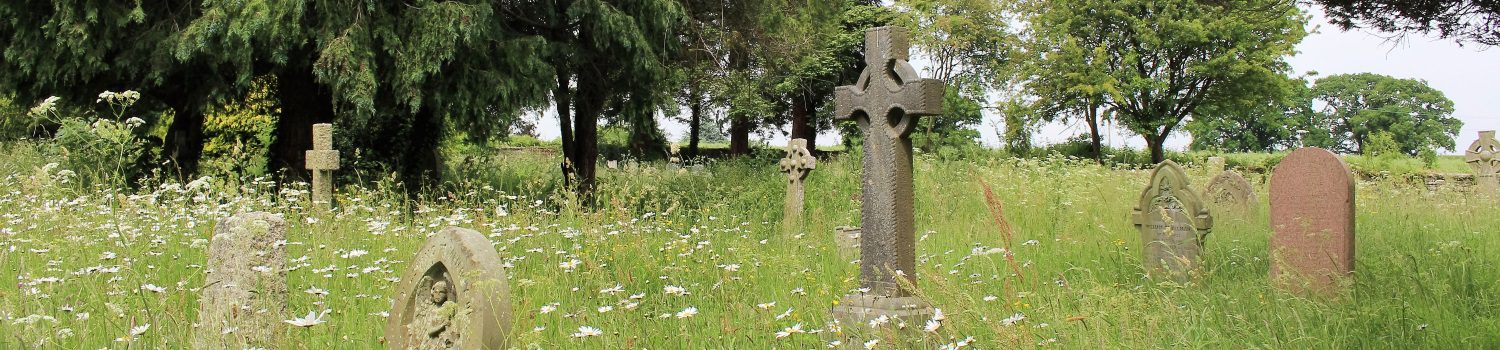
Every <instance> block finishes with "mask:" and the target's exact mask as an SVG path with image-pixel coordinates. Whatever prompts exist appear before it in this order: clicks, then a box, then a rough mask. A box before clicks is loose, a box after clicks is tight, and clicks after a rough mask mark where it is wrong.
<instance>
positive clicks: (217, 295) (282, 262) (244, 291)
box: [193, 212, 287, 349]
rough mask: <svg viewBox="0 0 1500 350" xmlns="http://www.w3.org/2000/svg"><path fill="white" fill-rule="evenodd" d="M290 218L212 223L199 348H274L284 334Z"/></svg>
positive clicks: (262, 216)
mask: <svg viewBox="0 0 1500 350" xmlns="http://www.w3.org/2000/svg"><path fill="white" fill-rule="evenodd" d="M285 240H286V221H285V220H282V218H281V216H278V215H272V214H269V213H260V212H256V213H244V214H239V215H235V216H232V217H229V218H225V219H222V220H220V221H219V223H218V224H217V225H215V226H214V236H213V238H211V239H210V240H209V246H208V263H207V269H206V270H205V271H206V272H207V274H208V276H207V277H205V278H204V281H203V282H204V284H203V289H202V291H201V293H202V295H201V296H200V297H199V298H198V327H197V328H194V329H193V348H195V349H230V348H233V349H248V348H256V347H273V346H275V345H276V344H277V343H276V342H277V339H279V335H280V334H281V333H282V332H284V330H285V328H284V327H283V326H282V320H285V319H286V318H285V316H286V315H285V313H286V303H287V285H286V251H285V250H284V249H283V248H284V246H283V245H282V244H280V243H278V242H284V241H285Z"/></svg>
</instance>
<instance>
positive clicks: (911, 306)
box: [833, 295, 932, 332]
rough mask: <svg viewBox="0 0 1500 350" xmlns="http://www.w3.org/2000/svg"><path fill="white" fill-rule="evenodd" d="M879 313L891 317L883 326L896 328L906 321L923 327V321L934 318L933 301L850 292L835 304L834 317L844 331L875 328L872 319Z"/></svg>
mask: <svg viewBox="0 0 1500 350" xmlns="http://www.w3.org/2000/svg"><path fill="white" fill-rule="evenodd" d="M880 316H885V317H886V318H888V321H889V322H888V323H886V325H885V326H881V328H888V329H892V330H894V329H896V325H897V324H900V323H902V322H905V323H906V329H910V330H913V331H920V330H921V328H922V324H923V323H925V322H927V320H929V319H931V318H932V305H931V304H928V303H927V301H926V300H922V298H918V297H880V296H873V295H850V296H847V297H844V300H841V301H839V304H838V305H835V306H834V307H833V317H834V319H837V320H838V321H839V323H841V324H842V325H843V328H844V330H845V331H856V332H858V331H864V330H872V328H870V321H871V320H875V319H878V318H880Z"/></svg>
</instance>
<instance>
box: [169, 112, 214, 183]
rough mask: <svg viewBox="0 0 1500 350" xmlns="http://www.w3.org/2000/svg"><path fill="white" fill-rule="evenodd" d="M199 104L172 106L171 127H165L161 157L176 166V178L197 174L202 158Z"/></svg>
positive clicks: (201, 117)
mask: <svg viewBox="0 0 1500 350" xmlns="http://www.w3.org/2000/svg"><path fill="white" fill-rule="evenodd" d="M198 105H199V102H192V101H186V102H183V103H181V104H178V105H176V106H172V109H173V112H175V113H174V115H173V117H172V125H170V126H168V127H167V139H166V140H165V142H163V146H164V148H165V150H164V151H165V152H164V153H163V155H165V156H167V158H168V159H170V160H172V161H173V162H174V163H176V165H177V172H178V173H177V176H179V177H180V178H181V179H187V178H190V177H192V176H194V175H196V174H197V173H198V161H199V160H200V159H202V158H203V141H204V135H203V119H204V115H203V108H202V107H199V106H198Z"/></svg>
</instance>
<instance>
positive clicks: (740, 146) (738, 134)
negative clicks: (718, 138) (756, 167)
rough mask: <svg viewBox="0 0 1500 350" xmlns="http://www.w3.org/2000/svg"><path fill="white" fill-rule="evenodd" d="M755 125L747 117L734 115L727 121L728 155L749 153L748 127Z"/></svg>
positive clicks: (735, 155) (734, 155)
mask: <svg viewBox="0 0 1500 350" xmlns="http://www.w3.org/2000/svg"><path fill="white" fill-rule="evenodd" d="M753 126H755V123H754V122H751V121H750V118H749V117H746V116H743V115H736V116H734V120H732V121H730V123H729V155H730V156H731V157H737V156H743V155H748V154H750V129H751V128H752V127H753Z"/></svg>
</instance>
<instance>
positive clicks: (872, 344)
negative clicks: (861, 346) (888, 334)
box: [865, 339, 880, 350]
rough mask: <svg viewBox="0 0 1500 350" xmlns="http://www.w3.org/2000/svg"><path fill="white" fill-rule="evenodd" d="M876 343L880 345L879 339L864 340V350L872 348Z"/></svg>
mask: <svg viewBox="0 0 1500 350" xmlns="http://www.w3.org/2000/svg"><path fill="white" fill-rule="evenodd" d="M876 345H880V339H870V341H867V342H865V350H869V349H874V348H875V346H876Z"/></svg>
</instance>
